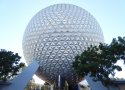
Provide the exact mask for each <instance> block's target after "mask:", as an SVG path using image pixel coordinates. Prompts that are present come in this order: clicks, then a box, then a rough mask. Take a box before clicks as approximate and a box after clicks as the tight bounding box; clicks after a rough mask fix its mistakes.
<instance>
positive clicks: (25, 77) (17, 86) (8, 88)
mask: <svg viewBox="0 0 125 90" xmlns="http://www.w3.org/2000/svg"><path fill="white" fill-rule="evenodd" d="M38 67H39V65H38V64H37V62H36V61H35V60H34V61H33V62H32V63H31V64H30V65H29V66H28V67H26V68H25V69H24V70H23V71H22V73H21V74H19V75H18V76H17V77H16V78H15V79H14V80H13V81H12V82H11V84H9V85H4V86H3V87H2V88H1V87H0V90H24V88H25V86H26V85H27V84H28V82H29V80H30V79H31V78H32V76H33V75H34V74H35V72H36V71H37V69H38Z"/></svg>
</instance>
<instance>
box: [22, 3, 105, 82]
mask: <svg viewBox="0 0 125 90" xmlns="http://www.w3.org/2000/svg"><path fill="white" fill-rule="evenodd" d="M103 41H104V38H103V33H102V31H101V28H100V26H99V24H98V22H97V21H96V20H95V19H94V17H93V16H92V15H90V13H89V12H87V11H86V10H84V9H82V8H80V7H78V6H75V5H70V4H56V5H52V6H49V7H47V8H45V9H42V10H41V11H39V12H38V13H37V14H36V15H35V16H34V17H33V18H32V19H31V21H30V22H29V24H28V26H27V28H26V30H25V33H24V37H23V52H24V57H25V59H26V61H27V63H28V64H29V63H31V62H32V60H33V59H34V60H36V61H37V62H38V63H39V65H40V68H39V71H38V72H37V75H38V76H39V77H40V78H42V79H43V80H46V81H48V82H53V81H55V80H56V78H58V76H59V75H61V77H64V78H65V79H66V80H67V81H68V82H69V83H71V84H75V83H77V82H79V80H80V78H79V77H78V75H77V74H76V73H75V71H74V70H73V68H72V62H73V61H74V57H75V56H76V55H77V54H79V53H81V52H83V51H84V50H85V49H86V47H88V46H89V45H98V44H99V43H100V42H103Z"/></svg>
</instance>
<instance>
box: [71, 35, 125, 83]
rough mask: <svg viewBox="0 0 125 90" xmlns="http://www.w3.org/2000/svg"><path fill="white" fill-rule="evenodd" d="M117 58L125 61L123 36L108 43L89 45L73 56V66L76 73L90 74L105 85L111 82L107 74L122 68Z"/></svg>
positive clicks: (124, 39) (112, 73)
mask: <svg viewBox="0 0 125 90" xmlns="http://www.w3.org/2000/svg"><path fill="white" fill-rule="evenodd" d="M118 60H123V61H124V63H125V37H123V38H122V37H118V39H116V38H114V39H113V40H112V42H111V43H110V44H109V45H108V44H103V43H100V44H99V45H98V46H92V45H91V46H90V47H88V48H87V49H86V50H84V52H82V53H81V54H80V55H77V56H76V57H75V61H74V62H73V67H74V69H75V70H76V72H77V73H78V75H81V76H87V75H90V77H92V78H93V80H94V81H101V82H102V83H103V84H105V85H106V84H109V83H111V78H110V77H109V75H112V76H114V75H115V70H117V71H121V70H122V68H121V67H120V66H119V65H117V64H116V63H117V61H118Z"/></svg>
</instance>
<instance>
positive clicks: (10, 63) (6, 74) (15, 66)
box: [0, 49, 25, 81]
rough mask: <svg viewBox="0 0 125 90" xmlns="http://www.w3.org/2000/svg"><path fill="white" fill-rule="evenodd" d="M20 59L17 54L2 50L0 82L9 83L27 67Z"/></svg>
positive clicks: (0, 51)
mask: <svg viewBox="0 0 125 90" xmlns="http://www.w3.org/2000/svg"><path fill="white" fill-rule="evenodd" d="M20 59H21V57H20V56H19V55H18V54H17V53H13V52H11V51H6V50H4V49H1V50H0V80H2V81H7V80H10V79H13V78H14V77H15V76H16V75H18V73H19V72H20V69H21V68H23V67H24V66H25V64H24V63H22V62H20Z"/></svg>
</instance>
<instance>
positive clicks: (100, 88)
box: [85, 76, 107, 90]
mask: <svg viewBox="0 0 125 90" xmlns="http://www.w3.org/2000/svg"><path fill="white" fill-rule="evenodd" d="M85 79H86V80H87V82H88V84H89V86H90V88H92V90H107V87H105V86H104V85H103V84H102V83H101V82H100V81H97V82H94V81H93V80H92V78H91V77H89V76H86V77H85Z"/></svg>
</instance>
